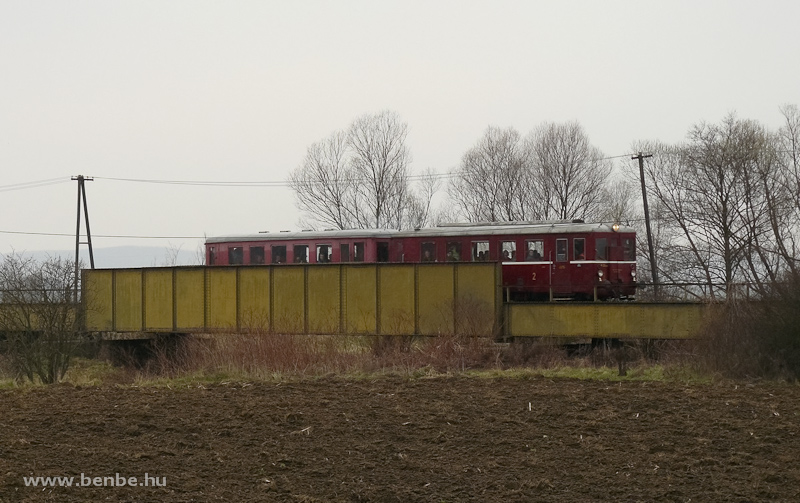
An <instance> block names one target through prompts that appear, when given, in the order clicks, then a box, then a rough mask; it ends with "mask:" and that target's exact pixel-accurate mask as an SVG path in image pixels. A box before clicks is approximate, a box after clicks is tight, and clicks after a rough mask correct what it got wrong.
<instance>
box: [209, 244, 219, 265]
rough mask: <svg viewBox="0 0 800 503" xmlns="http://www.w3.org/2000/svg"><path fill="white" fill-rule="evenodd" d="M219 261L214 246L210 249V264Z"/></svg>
mask: <svg viewBox="0 0 800 503" xmlns="http://www.w3.org/2000/svg"><path fill="white" fill-rule="evenodd" d="M216 261H217V257H216V253H214V247H213V246H212V247H211V249H210V250H209V251H208V265H214V263H215V262H216Z"/></svg>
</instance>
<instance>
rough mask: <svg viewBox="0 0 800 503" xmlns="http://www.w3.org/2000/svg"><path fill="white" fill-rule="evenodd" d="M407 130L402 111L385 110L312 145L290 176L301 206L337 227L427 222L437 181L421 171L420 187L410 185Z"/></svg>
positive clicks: (312, 216) (315, 218) (311, 218)
mask: <svg viewBox="0 0 800 503" xmlns="http://www.w3.org/2000/svg"><path fill="white" fill-rule="evenodd" d="M407 134H408V126H407V125H406V124H405V123H404V122H403V121H402V120H401V119H400V117H399V116H398V115H397V114H396V113H394V112H390V111H384V112H380V113H378V114H375V115H364V116H361V117H359V118H358V119H356V120H355V121H354V122H353V123H352V125H351V126H350V128H349V129H348V130H347V132H335V133H333V134H332V135H331V136H330V137H329V138H327V139H325V140H323V141H320V142H318V143H314V144H313V145H311V147H309V148H308V151H307V153H306V157H305V159H304V161H303V163H302V165H301V166H300V167H298V168H297V169H296V170H294V171H293V172H292V174H291V176H290V179H289V184H290V186H291V187H292V189H294V192H295V197H296V198H297V205H298V207H299V208H300V209H301V210H302V211H303V212H304V213H305V215H306V217H307V218H308V220H309V221H311V222H314V221H316V222H319V223H321V224H323V225H325V226H333V227H336V228H339V229H349V228H396V229H399V228H403V227H406V226H410V225H419V224H420V222H425V221H426V219H427V216H428V214H429V210H430V200H431V198H432V197H433V195H432V193H431V191H430V190H429V189H430V188H431V187H433V185H431V184H430V180H429V178H430V177H428V178H426V177H425V176H423V178H422V180H423V182H422V183H421V186H420V188H419V190H418V191H416V192H415V191H414V190H412V188H411V183H410V174H409V164H410V161H411V155H410V152H409V149H408V147H407V146H406V136H407ZM426 183H427V185H426ZM434 192H435V190H434Z"/></svg>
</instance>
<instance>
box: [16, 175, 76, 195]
mask: <svg viewBox="0 0 800 503" xmlns="http://www.w3.org/2000/svg"><path fill="white" fill-rule="evenodd" d="M69 181H70V179H69V178H68V177H60V178H49V179H47V180H36V181H33V182H22V183H14V184H11V185H0V192H11V191H12V190H25V189H35V188H39V187H46V186H48V185H56V184H59V183H66V182H69Z"/></svg>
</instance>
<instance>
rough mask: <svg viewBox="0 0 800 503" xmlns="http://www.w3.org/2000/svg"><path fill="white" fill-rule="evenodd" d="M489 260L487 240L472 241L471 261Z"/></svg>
mask: <svg viewBox="0 0 800 503" xmlns="http://www.w3.org/2000/svg"><path fill="white" fill-rule="evenodd" d="M487 260H489V242H488V241H473V242H472V261H473V262H486V261H487Z"/></svg>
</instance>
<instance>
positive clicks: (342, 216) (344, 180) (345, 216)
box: [289, 131, 360, 229]
mask: <svg viewBox="0 0 800 503" xmlns="http://www.w3.org/2000/svg"><path fill="white" fill-rule="evenodd" d="M347 161H348V154H347V133H346V132H343V131H337V132H335V133H333V134H332V135H331V136H330V137H328V138H326V139H324V140H322V141H319V142H317V143H314V144H313V145H311V146H310V147H309V148H308V151H307V152H306V157H305V159H304V160H303V164H302V165H301V166H300V167H299V168H298V169H296V170H294V171H293V172H292V174H291V175H290V178H289V184H290V186H291V187H292V189H294V193H295V198H296V200H297V206H298V208H299V209H300V210H301V211H303V212H304V213H306V214H309V215H312V216H313V218H314V219H316V220H318V221H319V222H321V223H322V224H323V225H325V226H333V227H335V228H337V229H348V228H352V227H357V226H358V221H359V217H358V214H359V212H360V209H359V208H358V207H357V206H356V205H355V203H356V201H355V198H356V192H355V186H356V177H355V174H354V173H353V172H352V170H351V169H350V167H349V166H348V162H347Z"/></svg>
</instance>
